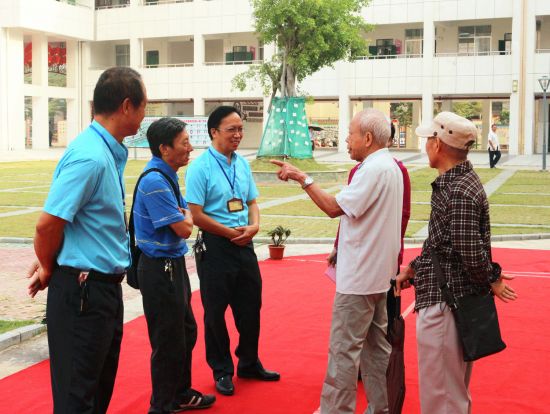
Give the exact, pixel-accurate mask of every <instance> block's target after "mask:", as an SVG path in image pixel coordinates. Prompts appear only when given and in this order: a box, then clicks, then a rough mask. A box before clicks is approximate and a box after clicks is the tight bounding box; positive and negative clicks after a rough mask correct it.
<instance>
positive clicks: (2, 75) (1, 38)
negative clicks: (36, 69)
mask: <svg viewBox="0 0 550 414" xmlns="http://www.w3.org/2000/svg"><path fill="white" fill-rule="evenodd" d="M9 61H10V60H9V58H8V45H7V29H4V28H2V27H0V90H2V91H6V93H0V151H7V150H8V147H9V146H8V137H9V133H8V106H9V105H8V102H9V98H8V93H7V91H8V73H7V72H8V71H7V69H8V62H9Z"/></svg>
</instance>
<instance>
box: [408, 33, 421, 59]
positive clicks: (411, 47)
mask: <svg viewBox="0 0 550 414" xmlns="http://www.w3.org/2000/svg"><path fill="white" fill-rule="evenodd" d="M423 46H424V29H405V54H406V55H422V50H423Z"/></svg>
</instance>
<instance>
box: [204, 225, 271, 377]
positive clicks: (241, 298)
mask: <svg viewBox="0 0 550 414" xmlns="http://www.w3.org/2000/svg"><path fill="white" fill-rule="evenodd" d="M203 238H204V244H205V246H206V251H205V252H204V253H203V255H202V258H201V261H200V263H198V264H197V270H198V273H199V278H200V287H201V298H202V304H203V307H204V335H205V343H206V360H207V362H208V365H210V368H212V370H213V374H214V379H217V378H220V377H222V376H224V375H233V374H234V366H233V360H232V358H231V352H230V349H229V346H230V344H229V334H228V332H227V325H226V323H225V311H226V310H227V307H228V306H230V307H231V311H232V312H233V318H234V320H235V326H236V328H237V330H238V332H239V344H238V346H237V348H236V350H235V354H236V355H237V357H238V358H239V364H238V368H239V369H251V368H254V367H256V365H257V363H258V361H259V359H258V340H259V337H260V308H261V306H262V278H261V275H260V268H259V266H258V258H257V257H256V253H255V252H254V246H253V244H252V243H250V244H249V245H248V246H245V247H240V246H237V245H236V244H234V243H231V241H229V240H228V239H226V238H225V237H221V236H216V235H213V234H210V233H207V232H203Z"/></svg>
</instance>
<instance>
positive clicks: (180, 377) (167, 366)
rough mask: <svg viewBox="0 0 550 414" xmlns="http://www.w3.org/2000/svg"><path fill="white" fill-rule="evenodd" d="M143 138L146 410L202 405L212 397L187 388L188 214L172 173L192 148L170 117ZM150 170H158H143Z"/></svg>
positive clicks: (140, 200)
mask: <svg viewBox="0 0 550 414" xmlns="http://www.w3.org/2000/svg"><path fill="white" fill-rule="evenodd" d="M147 140H148V141H149V148H150V149H151V153H152V154H153V158H152V159H151V161H149V163H148V164H147V166H146V167H145V170H144V174H147V175H142V178H141V179H140V180H139V183H138V189H137V193H136V200H135V206H134V207H133V209H134V215H133V217H134V226H135V230H136V244H137V245H138V247H139V248H140V250H141V251H142V254H141V256H140V259H139V263H138V272H137V273H138V281H139V287H140V290H141V295H142V297H143V310H144V312H145V318H146V319H147V327H148V331H149V341H150V342H151V348H152V353H151V382H152V385H153V392H152V395H151V407H150V408H149V414H163V413H174V412H180V411H187V410H191V409H199V408H207V407H210V406H211V405H212V404H214V401H216V397H215V396H213V395H203V394H201V393H200V392H198V391H196V390H194V389H192V388H191V353H192V351H193V348H194V346H195V343H196V342H197V323H196V322H195V317H194V315H193V310H192V308H191V284H190V283H189V276H188V274H187V269H186V267H185V257H184V255H185V253H186V252H187V245H186V243H185V239H187V238H188V237H189V236H190V235H191V232H192V231H193V218H192V216H191V213H190V211H189V210H188V209H187V203H186V202H185V200H184V199H183V198H182V196H181V193H180V189H179V184H178V176H177V174H176V173H177V171H178V170H179V169H180V168H181V167H183V166H185V165H187V163H188V162H189V154H190V153H191V151H193V147H192V145H191V143H190V142H189V135H188V133H187V131H185V123H183V122H181V121H180V120H178V119H175V118H161V119H159V120H157V121H155V122H153V123H152V124H151V126H150V127H149V129H148V130H147ZM151 169H158V170H159V171H151V172H148V171H149V170H151Z"/></svg>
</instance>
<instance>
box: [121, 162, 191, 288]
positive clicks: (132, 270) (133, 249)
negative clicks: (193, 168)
mask: <svg viewBox="0 0 550 414" xmlns="http://www.w3.org/2000/svg"><path fill="white" fill-rule="evenodd" d="M153 171H156V172H158V173H161V174H162V175H163V176H164V178H166V179H167V180H168V182H169V183H170V186H171V187H172V190H173V191H174V195H175V196H176V201H177V203H178V206H180V207H181V203H180V197H179V194H180V192H179V190H178V186H177V185H176V183H174V182H173V181H172V179H171V178H170V177H168V176H167V175H166V174H164V173H163V172H162V171H161V170H159V169H158V168H151V169H149V170H147V171H144V172H143V173H142V174H141V175H140V176H139V178H138V180H137V183H136V186H135V188H134V197H133V199H132V210H131V212H130V223H129V225H128V232H129V233H130V254H131V256H132V262H131V264H130V267H129V268H128V270H126V281H127V282H128V284H129V285H130V286H131V287H133V288H134V289H139V282H138V276H137V267H138V263H139V257H140V256H141V250H140V248H139V247H138V246H136V237H135V228H134V205H135V203H136V194H137V190H138V187H139V182H140V181H141V179H142V178H143V177H145V176H146V175H147V174H149V173H150V172H153Z"/></svg>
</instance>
